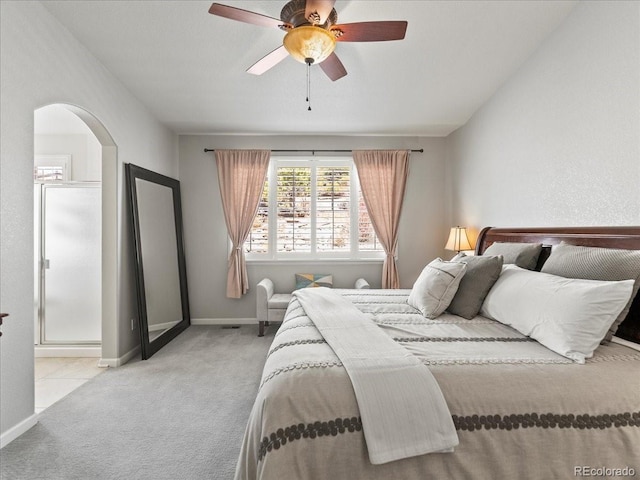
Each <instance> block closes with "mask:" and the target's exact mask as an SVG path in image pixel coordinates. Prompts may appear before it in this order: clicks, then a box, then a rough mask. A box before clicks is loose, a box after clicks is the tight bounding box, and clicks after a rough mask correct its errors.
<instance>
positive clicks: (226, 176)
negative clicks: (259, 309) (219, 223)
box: [216, 150, 270, 298]
mask: <svg viewBox="0 0 640 480" xmlns="http://www.w3.org/2000/svg"><path fill="white" fill-rule="evenodd" d="M269 157H270V151H269V150H216V165H217V167H218V183H219V185H220V197H221V198H222V209H223V210H224V219H225V222H226V224H227V231H228V232H229V238H230V239H231V242H232V244H233V247H232V250H231V255H230V256H229V263H228V272H227V297H229V298H240V297H241V296H242V295H244V294H245V293H247V290H249V278H248V275H247V265H246V263H245V258H244V251H243V250H242V245H243V244H244V242H245V240H246V239H247V236H248V235H249V232H250V231H251V226H252V224H253V220H254V218H255V216H256V213H257V211H258V206H259V203H260V196H261V194H262V188H263V186H264V181H265V177H266V175H267V170H268V168H269Z"/></svg>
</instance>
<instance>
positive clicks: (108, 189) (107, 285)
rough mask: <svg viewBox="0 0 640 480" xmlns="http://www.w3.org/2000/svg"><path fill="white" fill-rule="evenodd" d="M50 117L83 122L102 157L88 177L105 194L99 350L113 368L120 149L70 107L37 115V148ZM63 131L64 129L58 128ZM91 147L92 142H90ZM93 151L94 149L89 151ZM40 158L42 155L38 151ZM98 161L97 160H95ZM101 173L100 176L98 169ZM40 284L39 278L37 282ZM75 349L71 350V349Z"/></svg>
mask: <svg viewBox="0 0 640 480" xmlns="http://www.w3.org/2000/svg"><path fill="white" fill-rule="evenodd" d="M47 115H50V116H51V117H50V118H53V119H54V122H53V123H56V122H57V123H63V122H64V119H65V116H66V118H67V119H68V120H69V121H70V123H73V121H76V122H81V123H82V124H83V126H84V127H86V130H87V131H90V132H91V135H92V137H93V142H94V143H95V145H97V150H98V151H97V152H96V151H95V150H96V148H94V149H93V150H94V152H93V153H94V155H96V154H97V155H98V161H99V163H100V164H101V165H99V166H97V165H95V163H96V162H94V164H92V165H85V166H84V167H83V168H85V172H84V173H85V175H86V176H87V178H90V177H91V172H89V173H87V171H86V170H87V169H88V170H91V169H93V170H94V171H93V174H94V177H95V176H97V177H99V178H100V182H101V187H102V188H101V192H100V194H99V196H100V199H99V201H100V204H101V206H100V213H101V221H100V227H101V228H100V237H101V238H100V253H101V261H100V265H99V269H100V273H99V276H100V287H99V288H100V293H99V296H100V304H101V307H100V311H101V315H100V316H101V325H100V327H99V329H100V331H99V337H101V338H100V341H101V346H100V348H99V356H100V361H99V362H100V365H101V366H110V365H112V359H114V358H117V357H118V345H117V343H118V342H117V340H118V332H117V312H118V296H117V270H118V268H117V266H118V260H117V259H118V242H117V238H118V221H117V220H118V202H117V178H118V168H117V148H116V145H115V142H114V141H113V138H112V137H111V135H110V134H109V132H108V131H107V129H106V128H105V126H104V125H103V124H102V123H101V122H100V121H99V120H98V119H97V118H96V117H95V116H94V115H93V114H91V113H90V112H88V111H87V110H85V109H83V108H80V107H78V106H75V105H69V104H51V105H46V106H43V107H41V108H38V109H36V110H35V112H34V125H35V131H34V145H35V140H36V135H37V131H38V128H39V124H40V122H39V120H41V119H42V118H43V117H46V116H47ZM58 127H60V125H58ZM89 143H91V142H89ZM88 149H89V150H92V148H91V146H89V148H88ZM35 153H36V154H38V151H37V149H36V152H35ZM94 158H95V157H94ZM96 168H97V169H98V170H99V171H98V172H96V171H95V169H96ZM37 281H38V279H37V277H36V282H37ZM69 348H71V347H69Z"/></svg>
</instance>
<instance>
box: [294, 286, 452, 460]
mask: <svg viewBox="0 0 640 480" xmlns="http://www.w3.org/2000/svg"><path fill="white" fill-rule="evenodd" d="M294 295H296V296H297V297H298V299H299V301H300V303H301V305H302V307H303V308H304V310H305V312H306V314H307V316H308V317H309V318H310V319H311V320H312V321H313V322H314V323H315V325H316V328H317V329H318V330H319V331H320V333H321V334H322V336H323V337H324V338H325V340H326V341H327V343H328V344H329V346H330V347H331V348H332V349H333V351H334V352H335V353H336V355H337V356H338V357H339V358H340V360H341V362H342V364H343V365H344V367H345V369H346V371H347V373H348V374H349V377H350V379H351V383H352V384H353V389H354V391H355V396H356V400H357V402H358V408H359V410H360V418H361V419H362V430H363V432H364V437H365V440H366V442H367V449H368V451H369V460H370V461H371V463H372V464H381V463H387V462H391V461H394V460H399V459H402V458H407V457H412V456H416V455H423V454H426V453H433V452H444V451H452V450H453V447H455V446H456V445H458V435H457V434H456V430H455V426H454V424H453V421H452V419H451V413H450V412H449V408H448V407H447V404H446V402H445V399H444V396H443V395H442V392H441V391H440V387H439V386H438V383H437V382H436V380H435V378H434V377H433V375H432V374H431V372H430V371H429V369H428V368H427V367H426V366H425V365H423V364H422V362H421V361H420V360H418V359H417V358H416V357H414V356H413V355H412V354H411V353H410V352H409V351H408V350H406V349H405V348H404V347H402V346H401V345H398V344H397V343H396V342H394V341H393V340H392V339H391V338H389V336H388V335H386V334H385V333H384V332H382V331H381V330H380V328H379V327H378V326H377V325H376V324H375V323H373V322H372V321H371V320H370V319H369V318H368V317H367V316H366V315H365V314H364V313H362V312H361V311H360V310H358V308H357V307H356V306H355V305H353V304H352V303H351V302H350V301H349V300H347V299H345V298H343V297H342V296H340V295H339V294H337V293H335V292H332V291H331V290H329V289H328V288H323V287H320V288H308V289H302V290H297V291H296V292H294Z"/></svg>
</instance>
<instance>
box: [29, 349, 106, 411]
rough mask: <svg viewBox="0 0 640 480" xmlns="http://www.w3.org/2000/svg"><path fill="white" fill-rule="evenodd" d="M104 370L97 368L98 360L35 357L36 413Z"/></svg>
mask: <svg viewBox="0 0 640 480" xmlns="http://www.w3.org/2000/svg"><path fill="white" fill-rule="evenodd" d="M105 370H106V369H105V368H100V367H98V358H67V357H36V359H35V379H36V383H35V411H36V413H40V412H41V411H43V410H44V409H45V408H47V407H50V406H51V405H53V404H54V403H56V402H57V401H58V400H60V399H61V398H63V397H65V396H66V395H68V394H69V393H71V392H72V391H74V390H75V389H76V388H78V387H79V386H80V385H82V384H83V383H85V382H87V381H88V380H89V379H91V378H93V377H95V376H96V375H98V374H100V373H102V372H104V371H105Z"/></svg>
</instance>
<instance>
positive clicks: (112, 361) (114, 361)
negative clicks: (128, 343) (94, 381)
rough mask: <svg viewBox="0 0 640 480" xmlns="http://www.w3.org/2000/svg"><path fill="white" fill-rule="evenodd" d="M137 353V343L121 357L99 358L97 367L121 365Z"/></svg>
mask: <svg viewBox="0 0 640 480" xmlns="http://www.w3.org/2000/svg"><path fill="white" fill-rule="evenodd" d="M139 353H140V345H138V346H137V347H134V348H132V349H131V350H129V351H128V352H127V353H125V354H124V355H122V356H121V357H118V358H101V359H100V360H99V361H98V366H99V367H110V368H117V367H121V366H122V365H124V364H125V363H127V362H128V361H129V360H131V359H132V358H133V357H135V356H136V355H138V354H139Z"/></svg>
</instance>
